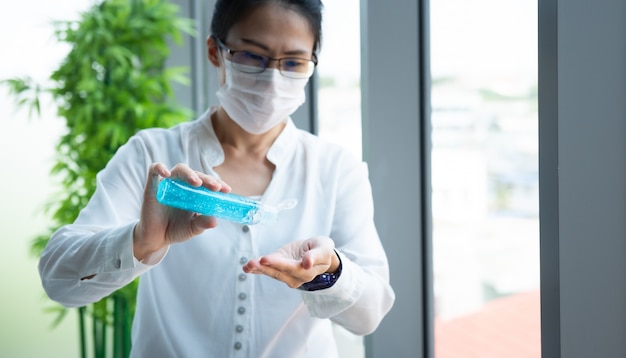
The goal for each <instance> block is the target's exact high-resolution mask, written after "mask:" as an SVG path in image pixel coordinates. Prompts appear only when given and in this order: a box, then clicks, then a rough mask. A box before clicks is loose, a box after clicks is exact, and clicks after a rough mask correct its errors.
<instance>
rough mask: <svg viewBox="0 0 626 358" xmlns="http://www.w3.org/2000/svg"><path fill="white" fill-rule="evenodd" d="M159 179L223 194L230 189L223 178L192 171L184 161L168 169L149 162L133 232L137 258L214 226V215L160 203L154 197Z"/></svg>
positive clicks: (215, 221)
mask: <svg viewBox="0 0 626 358" xmlns="http://www.w3.org/2000/svg"><path fill="white" fill-rule="evenodd" d="M162 178H175V179H179V180H183V181H185V182H187V183H189V184H191V185H193V186H196V187H199V186H204V187H206V188H207V189H210V190H213V191H221V192H224V193H228V192H230V190H231V189H230V186H228V184H226V183H224V182H223V181H221V180H219V179H217V178H215V177H212V176H210V175H208V174H204V173H201V172H198V171H195V170H193V169H191V168H189V167H188V166H187V165H184V164H177V165H176V166H174V168H172V169H171V170H168V169H167V168H166V167H165V165H164V164H162V163H154V164H152V165H151V166H150V170H149V172H148V180H147V182H146V186H145V189H144V193H143V203H142V206H141V217H140V219H139V222H138V223H137V225H136V226H135V230H134V235H133V247H134V254H135V258H137V260H139V261H141V260H143V259H144V258H146V257H148V256H149V255H151V254H152V253H155V252H157V251H160V250H162V249H164V248H165V247H167V246H169V245H170V244H174V243H177V242H183V241H187V240H189V239H191V238H192V237H194V236H197V235H199V234H201V233H202V232H203V231H204V230H206V229H210V228H214V227H215V226H216V225H217V220H216V219H215V218H214V217H211V216H203V215H199V214H197V213H192V212H189V211H184V210H180V209H175V208H171V207H168V206H165V205H162V204H161V203H159V202H158V201H157V199H156V192H157V188H158V186H159V182H160V181H161V179H162Z"/></svg>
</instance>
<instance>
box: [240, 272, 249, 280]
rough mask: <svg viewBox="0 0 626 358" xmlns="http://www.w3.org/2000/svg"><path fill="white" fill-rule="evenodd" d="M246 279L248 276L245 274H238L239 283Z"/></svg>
mask: <svg viewBox="0 0 626 358" xmlns="http://www.w3.org/2000/svg"><path fill="white" fill-rule="evenodd" d="M246 278H248V276H246V274H245V273H240V274H239V281H245V280H246Z"/></svg>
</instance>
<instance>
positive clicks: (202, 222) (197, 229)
mask: <svg viewBox="0 0 626 358" xmlns="http://www.w3.org/2000/svg"><path fill="white" fill-rule="evenodd" d="M191 224H192V225H193V231H194V235H200V234H201V233H202V232H203V231H204V230H207V229H212V228H214V227H216V226H217V219H216V218H214V217H213V216H204V215H196V216H195V217H194V218H193V219H192V221H191Z"/></svg>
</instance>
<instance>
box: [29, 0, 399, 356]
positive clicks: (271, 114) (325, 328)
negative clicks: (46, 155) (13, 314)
mask: <svg viewBox="0 0 626 358" xmlns="http://www.w3.org/2000/svg"><path fill="white" fill-rule="evenodd" d="M321 10H322V5H321V3H320V1H319V0H264V1H258V0H257V1H253V0H220V1H218V2H217V4H216V7H215V11H214V15H213V20H212V24H211V32H212V34H211V36H210V37H209V38H208V40H207V50H208V59H209V61H210V62H211V64H213V65H214V66H215V67H216V68H217V69H218V73H219V78H220V83H221V87H220V89H219V91H218V93H217V97H218V99H219V101H220V105H219V106H216V107H214V108H211V109H209V110H208V111H207V112H206V113H205V114H203V115H202V116H200V117H199V118H198V119H197V120H195V121H191V122H188V123H184V124H181V125H178V126H175V127H173V128H170V129H149V130H144V131H141V132H139V133H138V134H137V135H135V136H134V137H133V138H131V139H130V140H129V141H128V143H127V144H126V145H124V146H123V147H121V148H120V149H119V151H118V152H117V153H116V155H115V156H114V157H113V158H112V160H111V161H110V162H109V164H108V165H107V166H106V168H105V169H104V170H102V171H101V172H100V173H99V174H98V178H97V180H98V182H97V190H96V192H95V194H94V196H93V197H92V199H91V200H90V202H89V204H88V205H87V206H86V207H85V208H84V209H83V210H82V211H81V213H80V215H79V217H78V218H77V220H76V221H75V223H73V224H71V225H67V226H65V227H63V228H61V229H59V230H58V231H57V232H56V233H55V234H54V235H53V236H52V237H51V239H50V241H49V244H48V246H47V248H46V250H45V251H44V253H43V254H42V256H41V260H40V263H39V270H40V274H41V277H42V282H43V285H44V288H45V289H46V292H47V293H48V295H49V296H50V297H51V298H52V299H54V300H57V301H58V302H60V303H61V304H63V305H65V306H68V307H76V306H83V305H86V304H89V303H92V302H95V301H97V300H99V299H101V298H102V297H104V296H106V295H108V294H110V293H112V292H113V291H115V290H116V289H118V288H121V287H123V286H124V285H126V284H127V283H129V282H131V281H132V280H134V279H135V278H136V277H138V276H141V280H140V284H139V290H138V297H137V308H136V315H135V318H134V323H133V337H132V338H133V346H132V353H131V355H132V356H134V357H228V356H233V357H234V356H243V357H336V356H337V348H336V345H335V344H334V338H333V334H332V322H334V323H336V324H338V325H341V326H343V327H344V328H346V329H347V330H349V331H351V332H353V333H355V334H359V335H365V334H369V333H371V332H373V331H374V330H375V329H376V327H377V326H378V324H379V323H380V321H381V320H382V319H383V317H384V316H385V315H386V313H387V312H388V311H389V310H390V309H391V306H392V304H393V302H394V298H395V297H394V293H393V290H392V289H391V287H390V285H389V277H388V265H387V259H386V256H385V252H384V250H383V247H382V245H381V243H380V240H379V237H378V234H377V232H376V228H375V226H374V222H373V204H372V195H371V189H370V184H369V181H368V176H367V167H366V166H365V164H364V163H362V162H360V161H359V160H357V159H356V158H354V157H353V156H352V155H351V154H349V153H348V152H347V151H345V150H344V149H341V148H340V147H338V146H335V145H332V144H330V143H326V142H323V141H322V140H320V139H319V138H317V137H315V136H313V135H311V134H308V133H306V132H304V131H300V130H298V129H296V127H295V126H294V124H293V122H292V121H291V119H290V118H289V116H290V115H291V114H292V113H293V112H294V111H295V110H296V109H297V108H298V107H299V106H300V105H301V104H302V103H303V101H304V87H305V85H306V83H307V81H308V78H309V77H310V76H311V75H312V73H313V70H314V67H315V65H316V61H317V60H316V53H317V51H318V50H319V46H320V38H321ZM162 178H176V179H179V180H183V181H186V182H188V183H189V184H191V185H193V186H201V185H202V186H204V187H206V188H209V189H211V190H215V191H222V192H230V191H231V190H232V192H234V193H237V194H241V195H246V196H250V197H255V198H257V199H259V200H261V201H263V202H265V203H268V204H277V203H279V202H281V201H283V200H285V199H287V198H297V200H298V204H297V206H296V207H295V208H293V209H291V210H288V211H284V212H281V213H280V216H279V218H278V221H277V222H276V223H273V224H268V225H255V226H247V225H241V224H236V223H232V222H227V221H218V220H217V219H215V218H213V217H208V216H201V215H197V214H195V213H190V212H186V211H182V210H178V209H173V208H169V207H166V206H163V205H161V204H159V203H158V202H157V201H156V199H155V193H156V187H157V186H158V183H159V181H160V180H161V179H162Z"/></svg>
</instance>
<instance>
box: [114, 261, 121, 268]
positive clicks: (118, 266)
mask: <svg viewBox="0 0 626 358" xmlns="http://www.w3.org/2000/svg"><path fill="white" fill-rule="evenodd" d="M113 265H114V266H115V268H116V269H118V268H120V267H122V260H120V259H116V260H115V262H114V263H113Z"/></svg>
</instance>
